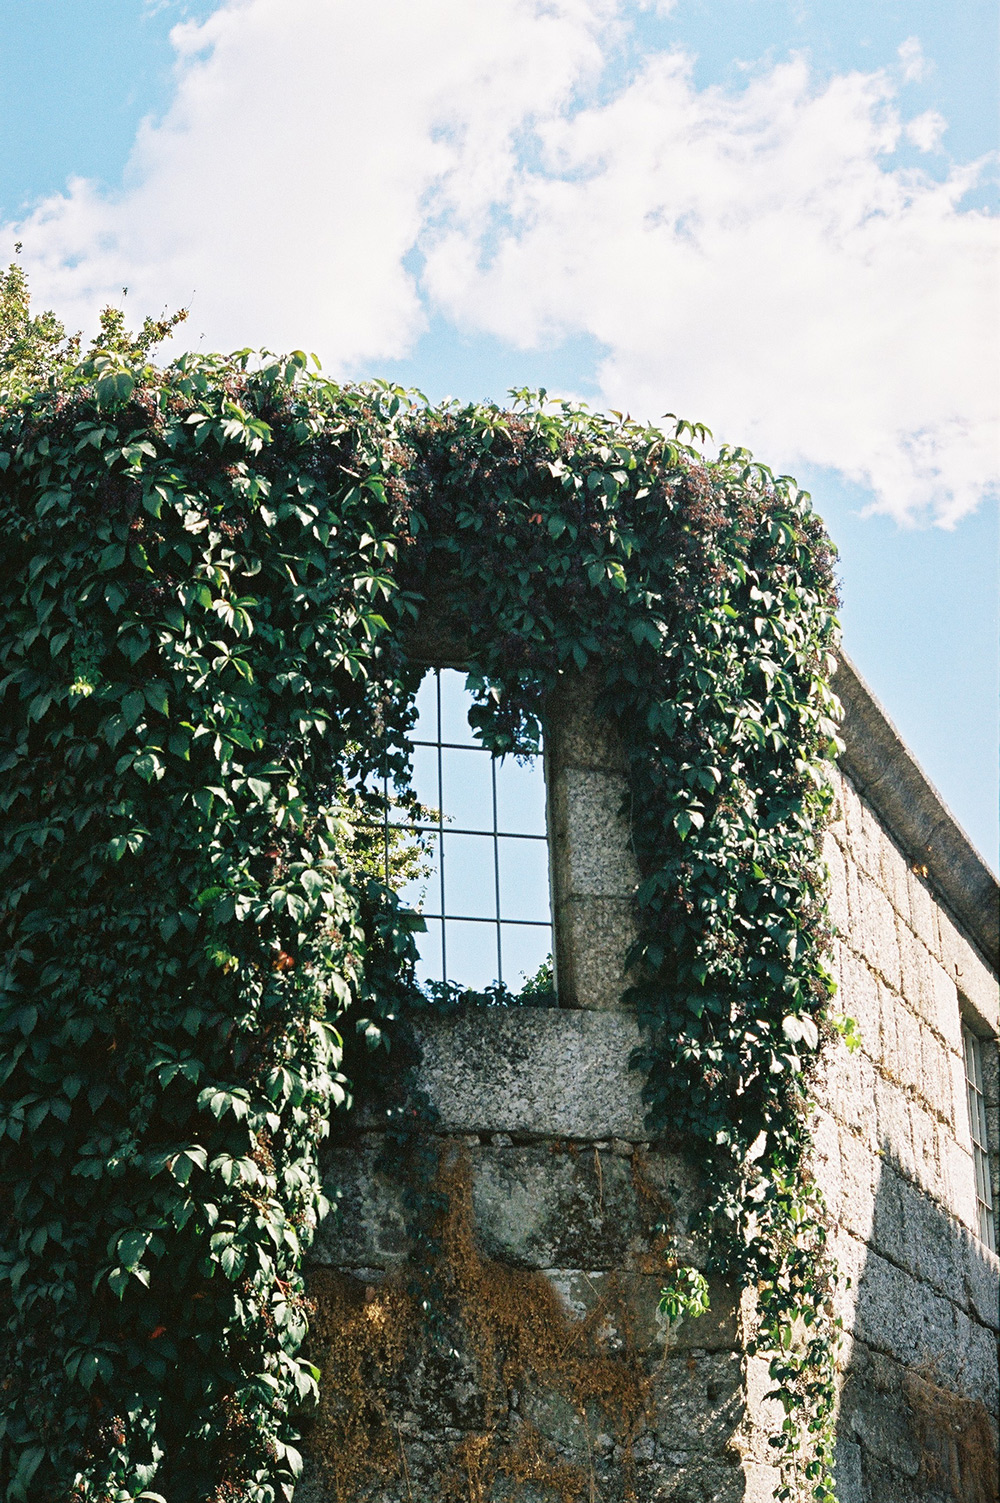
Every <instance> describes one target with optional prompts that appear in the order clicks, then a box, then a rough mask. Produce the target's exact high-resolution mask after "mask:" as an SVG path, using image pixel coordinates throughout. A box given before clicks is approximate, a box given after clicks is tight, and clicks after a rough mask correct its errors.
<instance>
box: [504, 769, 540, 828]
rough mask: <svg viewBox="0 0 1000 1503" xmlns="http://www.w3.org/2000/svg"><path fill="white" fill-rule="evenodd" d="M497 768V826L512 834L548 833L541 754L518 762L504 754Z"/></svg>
mask: <svg viewBox="0 0 1000 1503" xmlns="http://www.w3.org/2000/svg"><path fill="white" fill-rule="evenodd" d="M496 769H497V828H498V829H500V830H508V831H509V832H510V833H511V834H512V835H544V834H545V775H544V772H543V771H542V759H541V757H532V758H531V760H530V761H529V762H525V763H519V762H516V761H515V760H514V758H513V757H504V758H503V760H502V761H498V762H497V764H496Z"/></svg>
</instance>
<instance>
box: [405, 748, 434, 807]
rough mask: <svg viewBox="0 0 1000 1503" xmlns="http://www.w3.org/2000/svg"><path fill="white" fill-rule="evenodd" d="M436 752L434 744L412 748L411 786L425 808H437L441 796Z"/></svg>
mask: <svg viewBox="0 0 1000 1503" xmlns="http://www.w3.org/2000/svg"><path fill="white" fill-rule="evenodd" d="M437 759H438V754H437V748H436V747H434V746H415V747H414V748H413V781H412V787H413V791H414V793H415V794H416V795H417V798H418V800H419V801H420V803H421V804H423V805H424V807H425V809H439V808H440V806H441V796H440V793H439V791H438V760H437Z"/></svg>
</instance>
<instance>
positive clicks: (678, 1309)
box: [658, 1268, 711, 1325]
mask: <svg viewBox="0 0 1000 1503" xmlns="http://www.w3.org/2000/svg"><path fill="white" fill-rule="evenodd" d="M710 1305H711V1300H710V1299H709V1295H708V1280H707V1279H706V1277H705V1275H704V1274H703V1273H701V1272H700V1271H699V1270H698V1269H697V1268H676V1269H674V1272H673V1273H672V1274H671V1276H670V1282H669V1283H668V1284H666V1285H664V1287H663V1288H662V1289H661V1290H660V1303H659V1307H658V1308H659V1311H660V1314H661V1315H665V1316H666V1318H667V1320H668V1321H669V1322H670V1324H671V1325H674V1324H676V1322H677V1321H679V1320H680V1319H681V1318H682V1317H683V1316H685V1315H688V1316H690V1317H691V1318H692V1319H693V1320H697V1318H698V1316H699V1315H705V1314H706V1313H707V1311H708V1310H709V1308H710Z"/></svg>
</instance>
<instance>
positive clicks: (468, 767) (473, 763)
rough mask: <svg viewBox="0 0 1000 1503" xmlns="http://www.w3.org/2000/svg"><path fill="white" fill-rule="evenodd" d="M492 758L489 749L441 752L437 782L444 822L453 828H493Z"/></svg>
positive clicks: (447, 748) (446, 749)
mask: <svg viewBox="0 0 1000 1503" xmlns="http://www.w3.org/2000/svg"><path fill="white" fill-rule="evenodd" d="M492 766H493V758H492V757H491V756H490V754H489V752H485V751H473V750H471V748H470V749H469V750H468V751H454V750H452V749H451V748H449V747H445V748H444V750H443V751H442V753H441V785H442V797H443V801H444V812H445V815H446V816H447V823H448V824H450V825H454V827H455V828H456V829H457V830H492V829H493V774H492Z"/></svg>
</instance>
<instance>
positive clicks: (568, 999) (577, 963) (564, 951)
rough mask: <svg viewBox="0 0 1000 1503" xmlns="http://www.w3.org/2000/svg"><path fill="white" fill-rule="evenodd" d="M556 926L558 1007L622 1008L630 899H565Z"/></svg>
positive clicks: (631, 931) (632, 921) (632, 929)
mask: <svg viewBox="0 0 1000 1503" xmlns="http://www.w3.org/2000/svg"><path fill="white" fill-rule="evenodd" d="M556 927H557V930H558V932H559V940H558V944H557V957H558V979H559V996H560V998H561V1000H562V1003H563V1006H568V1007H574V1008H576V1007H585V1008H615V1007H621V1006H622V994H623V993H624V991H625V989H626V988H627V987H628V985H629V982H630V978H629V975H628V972H627V971H626V969H625V964H624V962H625V956H626V955H627V954H628V952H629V949H630V948H631V946H632V944H633V943H634V941H635V937H636V915H635V904H634V901H633V900H632V899H631V898H587V897H577V898H569V899H567V900H565V901H564V902H563V903H562V905H561V907H560V908H559V909H558V910H557V914H556Z"/></svg>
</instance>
